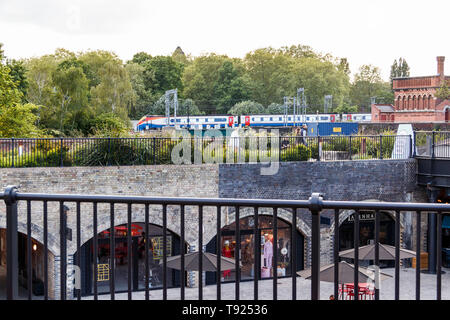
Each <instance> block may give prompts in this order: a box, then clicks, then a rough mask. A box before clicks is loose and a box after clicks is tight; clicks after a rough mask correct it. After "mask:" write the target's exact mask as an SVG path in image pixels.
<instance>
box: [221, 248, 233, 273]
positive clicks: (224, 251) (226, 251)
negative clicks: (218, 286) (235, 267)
mask: <svg viewBox="0 0 450 320" xmlns="http://www.w3.org/2000/svg"><path fill="white" fill-rule="evenodd" d="M222 256H224V257H227V258H231V249H230V241H228V240H225V242H224V247H223V248H222ZM230 275H231V271H230V270H224V271H223V277H224V279H225V278H228V277H229V276H230Z"/></svg>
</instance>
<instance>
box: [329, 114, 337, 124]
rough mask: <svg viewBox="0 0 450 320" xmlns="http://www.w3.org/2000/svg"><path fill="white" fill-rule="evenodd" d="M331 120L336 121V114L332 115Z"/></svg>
mask: <svg viewBox="0 0 450 320" xmlns="http://www.w3.org/2000/svg"><path fill="white" fill-rule="evenodd" d="M330 121H331V122H335V121H336V116H335V115H334V114H332V115H330Z"/></svg>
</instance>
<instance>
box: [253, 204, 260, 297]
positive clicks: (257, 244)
mask: <svg viewBox="0 0 450 320" xmlns="http://www.w3.org/2000/svg"><path fill="white" fill-rule="evenodd" d="M258 209H259V208H258V207H254V208H253V212H254V215H255V219H254V220H255V225H254V226H253V228H254V229H253V233H254V235H255V236H254V247H255V248H254V249H255V258H254V261H255V263H254V270H253V274H254V277H253V278H254V279H253V298H254V300H255V301H257V300H258V295H259V294H258V291H259V285H258V281H259V273H260V270H261V268H260V266H259V265H260V263H261V253H260V251H261V233H260V232H259V212H258Z"/></svg>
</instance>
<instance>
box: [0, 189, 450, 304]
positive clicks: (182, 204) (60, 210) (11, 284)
mask: <svg viewBox="0 0 450 320" xmlns="http://www.w3.org/2000/svg"><path fill="white" fill-rule="evenodd" d="M0 199H3V200H4V202H5V204H6V221H7V236H6V241H7V266H6V268H7V277H6V280H7V285H6V291H7V292H6V295H7V299H17V298H18V296H19V295H18V283H19V279H18V278H19V274H18V255H19V247H18V230H19V228H18V224H19V222H20V223H22V224H26V226H27V228H26V231H25V232H26V233H27V237H28V239H31V238H32V236H33V235H32V229H31V225H33V229H34V228H39V227H42V228H43V232H44V236H43V242H44V243H43V246H44V259H43V261H44V268H45V270H44V275H45V278H44V283H43V285H44V292H45V293H44V299H49V296H50V293H49V279H48V274H49V265H48V264H47V261H48V253H47V251H48V248H49V246H50V243H49V226H50V224H52V225H54V224H55V220H56V218H58V219H59V225H60V226H63V227H62V229H61V228H60V230H64V228H65V226H67V224H66V223H67V219H70V220H71V221H72V223H73V220H74V217H72V216H70V215H68V214H67V209H66V208H67V207H66V204H72V205H73V204H75V207H76V222H75V224H76V235H77V241H76V249H77V252H80V246H81V242H80V237H81V234H82V233H84V236H87V235H86V230H85V228H86V227H85V226H86V225H92V233H93V234H91V235H89V236H90V237H91V236H93V237H94V243H93V256H92V261H93V264H94V272H97V271H96V270H97V254H98V251H97V249H98V242H97V241H98V238H97V232H98V230H97V226H98V221H97V220H98V219H99V218H98V215H97V213H98V212H97V210H98V207H99V206H101V205H103V206H105V205H106V206H107V208H109V210H106V212H107V216H108V215H109V218H110V219H106V221H108V220H109V221H110V227H111V229H110V230H111V232H114V228H113V226H115V212H116V211H115V209H116V208H117V207H118V206H121V205H126V209H125V212H126V215H125V216H126V230H127V232H126V236H127V239H128V242H127V244H128V250H127V253H126V256H127V261H128V262H129V264H128V269H127V274H128V289H127V292H128V299H132V298H133V288H132V283H131V274H132V267H134V266H132V259H131V255H132V250H131V248H130V245H131V241H132V239H131V235H132V229H131V228H132V222H133V210H135V207H136V206H144V208H145V210H144V214H145V223H146V228H145V231H146V232H145V236H144V238H145V243H146V250H145V277H146V280H145V281H146V286H145V299H149V298H150V295H149V285H148V279H149V265H148V261H149V259H148V255H149V250H148V243H149V232H148V231H149V230H148V223H149V222H150V221H149V206H152V207H153V206H158V207H159V208H161V209H162V210H160V211H159V214H158V217H156V219H158V220H159V221H162V223H161V225H162V229H163V234H164V235H166V233H167V231H168V226H167V221H172V222H173V221H177V225H179V226H180V236H181V242H180V254H181V264H180V266H181V273H180V274H181V279H182V281H181V282H180V286H181V288H180V296H179V299H181V300H184V299H185V272H186V271H187V268H186V266H185V260H184V258H185V248H186V246H185V240H186V239H185V229H186V222H187V221H189V223H190V225H189V228H191V229H192V228H196V227H198V229H197V230H198V239H197V243H198V247H197V249H198V250H202V247H203V234H204V232H205V230H204V228H203V222H204V218H203V217H204V215H203V213H204V210H205V208H210V207H212V208H216V211H214V210H213V211H212V212H213V215H214V212H215V218H216V220H217V232H220V230H221V226H222V225H221V212H222V209H224V208H226V207H228V208H231V209H234V212H235V221H239V218H240V210H241V209H242V208H250V209H253V211H254V212H253V215H254V217H255V219H254V220H253V221H254V228H255V230H257V229H258V226H259V220H258V216H259V215H260V210H261V209H264V208H270V209H271V211H272V213H273V228H274V234H275V236H274V238H273V248H277V241H278V239H277V236H276V232H277V230H278V228H277V225H276V223H277V218H278V215H279V212H278V210H280V209H286V210H288V212H290V213H291V222H292V226H293V227H292V229H296V228H295V226H297V210H299V209H306V210H307V212H308V211H309V213H310V214H311V221H312V222H311V260H310V266H311V269H312V270H311V272H312V277H311V279H312V280H311V299H313V300H318V299H320V275H319V272H320V253H321V248H320V241H321V239H320V216H321V213H322V212H324V211H325V210H331V211H333V210H334V219H335V221H339V217H340V214H342V210H355V212H356V213H357V214H355V215H354V231H355V232H354V239H353V241H354V242H353V245H354V248H357V247H359V219H360V218H359V211H361V210H371V211H374V213H375V240H377V241H375V265H377V266H378V265H379V241H378V240H379V232H380V211H381V210H389V211H395V247H396V251H395V299H396V300H397V299H399V298H400V272H399V271H400V215H401V214H402V213H404V212H416V219H417V220H416V221H417V226H419V228H418V230H417V232H418V234H417V240H418V241H417V243H418V245H417V247H416V257H417V267H416V299H418V300H419V299H420V290H421V289H420V279H421V275H420V269H421V268H420V251H421V247H420V239H421V233H420V232H421V231H420V221H421V216H422V215H424V214H434V215H437V218H438V219H437V225H436V228H437V231H438V232H440V229H441V227H442V216H443V213H444V212H447V213H448V212H450V205H448V204H429V203H398V202H356V201H328V200H323V198H322V197H321V195H320V194H317V193H313V194H312V196H311V197H310V198H309V200H266V199H221V198H162V197H158V198H155V197H139V196H107V195H69V194H40V193H22V192H18V191H17V189H16V187H12V186H10V187H7V188H6V190H5V191H4V192H3V193H0ZM36 202H37V204H36ZM21 203H26V208H25V209H24V207H23V206H22V205H21V206H20V208H21V210H18V207H19V205H20V204H21ZM52 203H53V204H56V207H55V208H54V209H55V210H50V204H52ZM86 204H89V205H92V211H91V212H92V215H89V212H87V211H86V210H83V212H82V213H83V214H81V206H82V205H86ZM169 206H170V208H171V209H170V210H168V207H169ZM187 206H189V207H196V208H198V210H197V212H198V215H196V214H193V213H192V214H191V216H190V217H189V218H188V219H189V220H185V219H186V214H185V208H186V207H187ZM173 207H176V208H179V210H180V212H181V215H180V216H179V217H178V216H177V215H176V214H175V213H176V211H177V210H172V209H173ZM36 208H38V209H36ZM40 208H42V210H43V215H42V219H41V218H39V221H38V217H37V216H35V210H40ZM22 211H26V215H25V216H26V219H23V216H22V213H25V212H22ZM66 215H67V216H66ZM50 216H51V217H52V218H50ZM19 217H21V218H20V219H19ZM39 217H41V216H39ZM153 219H155V217H153ZM86 220H87V221H86ZM210 220H211V218H210ZM56 221H58V220H56ZM152 222H153V223H155V221H152ZM234 231H235V235H236V239H240V238H239V234H240V223H236V224H235V230H234ZM439 234H440V233H438V235H439ZM68 237H69V239H68ZM70 237H71V234H70V233H68V232H59V239H58V240H59V243H57V242H58V241H56V244H52V245H53V246H57V247H59V252H60V253H61V256H60V266H59V272H60V275H59V276H60V279H59V282H60V288H59V298H60V299H63V300H64V299H66V298H71V297H72V294H71V293H72V292H73V288H70V286H69V287H68V285H67V284H68V281H67V276H71V275H70V274H68V265H69V264H70V263H69V262H68V257H67V256H66V253H67V244H68V241H69V240H71V239H70ZM296 237H297V234H296V232H294V230H292V242H291V243H295V242H296ZM56 238H58V237H56ZM167 241H168V239H167V237H166V236H164V237H163V239H162V242H163V243H162V248H163V249H162V250H163V254H162V257H161V259H162V266H163V283H162V290H163V295H162V297H163V300H166V299H167V298H168V296H167V290H168V284H167V272H168V271H167V269H168V267H167V260H168V255H167V252H166V250H167V248H168V247H167ZM254 241H255V246H254V255H255V257H259V250H260V248H259V247H260V241H261V239H260V238H259V237H257V236H256V234H255V237H254ZM218 242H219V241H218ZM110 243H111V246H110V257H111V260H110V262H109V264H110V270H111V271H110V272H111V277H110V278H109V280H108V281H109V282H110V286H109V288H110V292H109V293H110V296H111V299H115V294H116V292H115V286H114V285H115V283H114V281H115V280H114V279H115V277H114V273H115V271H114V270H115V269H114V266H115V263H116V261H115V259H116V257H115V252H113V250H114V249H113V248H114V234H112V235H110ZM236 243H237V247H236V250H239V246H240V241H236ZM334 243H335V245H334V249H333V250H334V266H335V271H336V272H335V276H334V282H333V283H334V295H335V297H338V296H339V284H340V281H339V273H338V272H337V270H338V269H337V268H338V265H339V252H338V250H339V246H338V243H339V228H338V227H335V228H334ZM28 244H30V241H28ZM325 249H326V248H325ZM441 249H442V240H441V238H440V237H438V241H437V248H436V250H437V252H441ZM31 250H32V247H31V246H30V245H29V246H27V247H26V251H27V255H28V257H30V256H31ZM290 250H293V251H292V252H291V257H292V259H293V260H292V262H293V264H294V266H295V265H296V264H297V262H298V261H296V254H294V253H295V250H296V248H295V246H291V249H290ZM274 251H277V250H274ZM217 253H218V258H217V265H218V266H217V270H218V271H217V272H216V277H217V278H216V279H217V284H216V286H217V297H216V298H217V299H221V293H220V292H221V259H220V258H219V256H220V255H221V254H220V246H219V245H217ZM274 255H275V258H274V261H275V262H277V258H276V253H274ZM354 258H355V260H354V265H355V270H356V271H355V273H354V284H355V286H354V287H355V288H358V280H359V278H358V272H357V270H358V268H359V261H358V250H355V256H354ZM256 260H258V259H256ZM74 265H78V266H81V260H80V257H79V256H78V257H77V258H76V259H75V261H74ZM198 265H199V267H198V268H199V269H198V271H199V274H200V275H201V274H202V271H204V270H203V268H204V266H203V265H202V259H201V255H199V261H198ZM253 267H254V274H255V276H254V279H253V281H254V288H255V289H254V297H253V298H254V299H255V300H257V299H259V293H258V289H257V288H258V281H259V277H258V268H259V261H258V262H256V263H254V266H253ZM272 267H273V277H272V281H273V289H272V290H273V299H274V300H276V299H277V298H278V293H279V289H280V288H279V287H278V283H277V263H274V264H273V266H272ZM441 269H442V261H441V255H440V254H438V255H437V277H436V279H437V280H436V297H437V299H438V300H440V299H441V288H442V287H441ZM234 271H235V273H236V278H235V299H236V300H239V299H240V282H241V279H240V272H241V267H240V259H239V255H235V268H234ZM296 271H297V268H293V269H292V272H291V279H292V287H291V289H292V294H291V297H292V299H294V300H295V299H296V298H297V286H296V281H297V273H296ZM32 273H33V271H32V270H31V267H28V268H27V279H28V283H27V287H28V299H32V298H33V297H32V294H31V292H32V288H33V282H32V281H31V279H32V277H33V274H32ZM55 281H56V280H55ZM93 285H94V290H93V296H94V299H98V295H99V293H98V290H97V285H98V280H97V276H95V277H94V281H93ZM57 296H58V294H55V297H57ZM74 297H75V298H77V299H81V293H80V291H79V290H76V292H75V294H74ZM198 297H199V299H200V300H201V299H202V298H203V285H202V277H201V276H199V286H198ZM379 297H380V296H379V290H378V288H376V290H375V299H376V300H378V299H379ZM247 298H248V297H247ZM358 298H359V297H358V294H355V295H354V299H355V300H357V299H358ZM177 299H178V297H177Z"/></svg>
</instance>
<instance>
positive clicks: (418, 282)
mask: <svg viewBox="0 0 450 320" xmlns="http://www.w3.org/2000/svg"><path fill="white" fill-rule="evenodd" d="M414 136H415V135H414ZM421 214H422V213H421V212H420V211H417V212H416V227H417V234H416V300H420V264H421V261H420V250H421V249H420V242H421V239H420V234H421V232H422V230H421V229H422V225H421V223H422V221H421V220H422V217H421Z"/></svg>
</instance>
